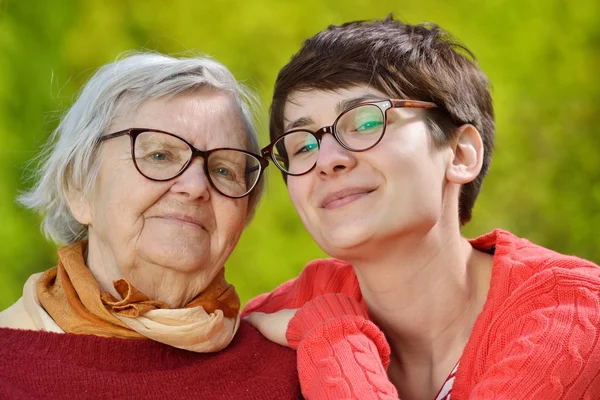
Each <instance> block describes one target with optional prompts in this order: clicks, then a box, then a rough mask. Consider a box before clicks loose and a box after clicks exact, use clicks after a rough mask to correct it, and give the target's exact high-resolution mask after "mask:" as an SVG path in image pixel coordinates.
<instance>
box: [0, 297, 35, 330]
mask: <svg viewBox="0 0 600 400" xmlns="http://www.w3.org/2000/svg"><path fill="white" fill-rule="evenodd" d="M0 328H11V329H31V330H36V329H37V328H36V326H35V324H34V322H33V319H31V317H30V316H29V314H28V313H27V311H26V310H25V306H24V305H23V298H20V299H19V300H17V301H16V302H15V303H14V304H13V305H12V306H10V307H8V308H7V309H6V310H4V311H2V312H0Z"/></svg>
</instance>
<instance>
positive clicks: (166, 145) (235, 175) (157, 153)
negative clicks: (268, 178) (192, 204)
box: [100, 128, 269, 199]
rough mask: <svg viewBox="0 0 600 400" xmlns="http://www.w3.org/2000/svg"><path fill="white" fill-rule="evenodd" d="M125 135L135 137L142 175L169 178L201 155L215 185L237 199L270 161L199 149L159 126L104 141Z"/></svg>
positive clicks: (243, 153)
mask: <svg viewBox="0 0 600 400" xmlns="http://www.w3.org/2000/svg"><path fill="white" fill-rule="evenodd" d="M125 135H128V136H129V138H130V139H131V158H132V160H133V164H134V165H135V168H136V169H137V170H138V172H139V173H140V174H141V175H142V176H144V177H146V178H148V179H150V180H152V181H168V180H170V179H173V178H175V177H177V176H179V175H181V174H183V173H184V172H185V170H186V169H187V168H188V167H189V166H190V164H191V163H192V161H193V160H194V158H196V157H201V158H202V159H203V160H204V163H203V164H204V173H205V174H206V176H207V177H208V180H209V182H210V183H211V185H212V186H213V187H214V188H215V189H216V190H217V191H218V192H219V193H221V194H222V195H224V196H227V197H231V198H234V199H237V198H241V197H244V196H247V195H248V194H249V193H250V192H251V191H252V189H254V187H255V186H256V184H257V183H258V181H259V179H260V177H261V175H262V173H263V171H264V169H265V168H266V167H267V165H268V164H269V162H268V161H267V160H265V159H264V158H262V157H261V156H258V155H255V154H252V153H250V152H247V151H244V150H239V149H231V148H219V149H212V150H207V151H202V150H198V149H196V148H195V147H194V146H192V145H191V144H190V143H188V142H187V141H186V140H185V139H183V138H180V137H179V136H177V135H174V134H172V133H169V132H164V131H160V130H156V129H143V128H131V129H125V130H123V131H119V132H115V133H111V134H109V135H106V136H102V137H101V138H100V141H104V140H108V139H113V138H116V137H119V136H125Z"/></svg>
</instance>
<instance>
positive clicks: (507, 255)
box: [471, 229, 600, 296]
mask: <svg viewBox="0 0 600 400" xmlns="http://www.w3.org/2000/svg"><path fill="white" fill-rule="evenodd" d="M471 244H472V245H473V247H475V248H476V249H479V250H487V249H490V248H492V247H493V248H494V249H495V253H494V266H493V270H492V282H491V288H490V292H491V293H492V294H494V293H496V294H499V295H504V296H509V295H511V294H513V293H515V292H516V291H517V290H520V291H522V290H526V289H527V288H533V287H536V286H537V285H538V284H542V281H546V283H548V281H547V280H550V281H552V282H554V284H556V285H559V286H561V285H569V282H572V283H574V284H578V283H580V282H581V283H582V282H588V283H594V282H596V283H597V281H598V279H600V267H598V266H597V265H596V264H594V263H592V262H590V261H588V260H584V259H582V258H579V257H575V256H570V255H564V254H560V253H557V252H555V251H553V250H549V249H546V248H544V247H542V246H539V245H536V244H534V243H531V242H530V241H529V240H527V239H523V238H519V237H517V236H515V235H513V234H512V233H510V232H507V231H503V230H500V229H497V230H495V231H493V232H491V233H489V234H487V235H484V236H482V237H479V238H477V239H474V240H471ZM494 288H502V289H498V290H494Z"/></svg>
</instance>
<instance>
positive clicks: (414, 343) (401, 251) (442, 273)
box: [348, 224, 492, 374]
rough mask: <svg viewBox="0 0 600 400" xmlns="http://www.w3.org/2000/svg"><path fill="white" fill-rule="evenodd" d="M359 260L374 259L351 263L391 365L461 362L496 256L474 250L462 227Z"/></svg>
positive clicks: (399, 240)
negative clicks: (384, 340)
mask: <svg viewBox="0 0 600 400" xmlns="http://www.w3.org/2000/svg"><path fill="white" fill-rule="evenodd" d="M456 226H458V224H457V225H456ZM381 244H382V243H378V245H381ZM361 253H362V254H370V255H372V256H371V257H370V258H369V259H364V258H361V259H356V260H348V261H350V262H351V263H352V264H353V265H354V267H355V270H356V274H357V277H358V281H359V284H360V288H361V292H362V294H363V298H364V300H365V303H366V304H367V307H368V309H369V313H370V315H371V318H372V319H373V321H374V322H375V323H376V324H377V325H378V326H379V327H380V328H381V329H382V331H383V332H384V333H385V335H386V337H387V339H388V342H389V343H390V346H391V348H392V360H396V361H397V362H398V363H399V365H400V368H401V369H402V365H411V368H415V366H416V365H421V366H423V367H424V368H427V367H430V368H433V366H435V365H446V364H448V365H449V364H452V360H454V363H455V362H456V360H458V358H459V357H460V354H461V353H462V349H463V348H464V346H465V344H466V342H467V340H468V338H469V335H470V332H471V329H472V326H473V324H474V322H475V319H476V317H477V315H478V314H479V312H480V311H481V309H482V308H483V304H484V302H485V298H486V296H487V289H488V286H489V279H490V276H491V261H492V257H491V256H489V255H487V254H483V253H480V252H478V251H476V250H474V249H473V248H472V247H471V246H470V244H469V243H468V242H467V241H466V240H465V239H464V238H462V237H461V235H460V232H459V230H458V228H457V229H448V227H447V226H442V224H438V225H436V226H434V227H433V228H432V229H431V230H429V231H428V232H427V233H426V234H425V235H423V234H422V233H419V234H418V235H417V234H414V235H412V236H411V235H410V234H408V235H403V236H402V237H396V238H394V239H393V240H390V241H389V243H386V244H384V246H383V248H382V247H379V248H378V249H377V250H376V251H373V249H371V250H370V251H368V252H364V251H362V252H361ZM482 266H488V267H489V268H482ZM447 372H449V370H448V371H446V374H447Z"/></svg>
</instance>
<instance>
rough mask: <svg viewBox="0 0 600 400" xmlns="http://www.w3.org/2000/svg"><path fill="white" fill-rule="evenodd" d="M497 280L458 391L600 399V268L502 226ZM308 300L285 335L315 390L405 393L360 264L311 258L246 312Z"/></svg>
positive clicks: (496, 243) (320, 394) (495, 244)
mask: <svg viewBox="0 0 600 400" xmlns="http://www.w3.org/2000/svg"><path fill="white" fill-rule="evenodd" d="M471 244H472V246H473V247H474V248H476V249H479V250H482V251H489V250H490V249H495V252H494V263H493V267H492V278H491V283H490V289H489V293H488V297H487V300H486V303H485V305H484V307H483V310H482V311H481V313H480V314H479V316H478V318H477V320H476V322H475V325H474V327H473V331H472V332H471V336H470V338H469V341H468V343H467V345H466V347H465V349H464V351H463V354H462V356H461V359H460V364H459V367H458V371H457V372H456V378H455V381H454V385H453V388H452V392H451V398H452V400H458V399H548V400H549V399H553V400H554V399H572V400H580V399H590V400H591V399H600V268H599V267H598V266H596V265H594V264H593V263H591V262H589V261H585V260H582V259H579V258H576V257H570V256H564V255H561V254H558V253H555V252H553V251H550V250H547V249H544V248H542V247H539V246H536V245H534V244H532V243H530V242H529V241H527V240H524V239H519V238H517V237H515V236H513V235H512V234H510V233H508V232H505V231H502V230H496V231H494V232H492V233H489V234H487V235H485V236H482V237H480V238H478V239H475V240H472V241H471ZM285 308H300V310H299V311H298V312H297V313H296V315H295V316H294V318H293V319H292V320H291V321H290V324H289V326H288V330H287V334H286V336H287V339H288V342H289V344H290V346H292V347H293V348H296V349H297V354H298V371H299V376H300V383H301V386H302V392H303V394H304V395H305V396H306V397H307V398H309V399H350V398H357V399H391V398H394V399H397V398H398V394H397V391H396V388H395V387H394V386H393V385H392V383H391V382H390V381H389V380H388V378H387V375H386V368H387V365H388V364H389V355H390V348H389V346H388V344H387V342H386V340H385V337H384V335H383V333H382V332H381V331H380V330H379V328H378V327H377V326H376V325H375V324H373V323H372V322H371V321H369V319H368V314H367V312H366V307H365V304H364V302H363V299H362V296H361V293H360V289H359V286H358V282H357V279H356V275H355V274H354V271H353V269H352V266H351V265H349V264H347V263H345V262H342V261H339V260H333V259H328V260H318V261H314V262H311V263H310V264H308V265H307V267H306V268H305V269H304V271H303V272H302V274H301V275H300V276H299V277H298V278H296V279H294V280H291V281H288V282H286V283H285V284H283V285H281V286H280V287H278V288H277V289H276V290H275V291H273V292H272V293H268V294H264V295H261V296H259V297H257V298H255V299H253V300H252V301H250V303H249V304H248V305H247V307H246V309H245V310H244V314H248V313H250V312H254V311H260V312H266V313H270V312H274V311H277V310H280V309H285Z"/></svg>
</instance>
